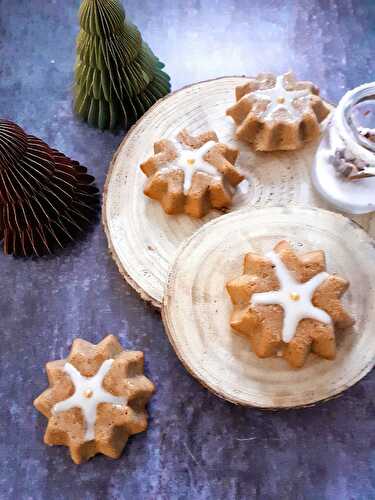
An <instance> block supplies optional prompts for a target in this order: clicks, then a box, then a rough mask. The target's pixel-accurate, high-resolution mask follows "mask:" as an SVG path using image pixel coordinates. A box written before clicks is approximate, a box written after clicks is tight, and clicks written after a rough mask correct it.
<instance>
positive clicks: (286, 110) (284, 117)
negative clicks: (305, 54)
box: [227, 73, 330, 151]
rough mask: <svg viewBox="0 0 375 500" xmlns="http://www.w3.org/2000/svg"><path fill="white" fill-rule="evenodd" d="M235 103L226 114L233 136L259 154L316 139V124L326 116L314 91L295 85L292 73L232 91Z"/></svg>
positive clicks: (260, 78) (262, 78)
mask: <svg viewBox="0 0 375 500" xmlns="http://www.w3.org/2000/svg"><path fill="white" fill-rule="evenodd" d="M236 101H237V102H236V104H235V105H234V106H232V107H230V108H229V109H228V110H227V115H229V116H231V117H232V118H233V120H234V121H235V123H236V125H237V129H236V135H237V137H238V139H241V140H243V141H246V142H250V143H252V144H254V147H255V149H257V150H259V151H278V150H293V149H297V148H299V147H301V146H303V144H304V143H305V142H307V141H310V140H312V139H314V138H316V137H318V136H319V134H320V125H319V124H320V122H321V121H322V120H323V119H324V118H325V117H326V116H327V115H328V114H329V112H330V110H329V108H328V106H327V105H326V104H325V103H324V102H323V101H322V99H321V98H320V97H319V90H318V88H317V87H315V86H314V85H313V84H312V83H311V82H304V81H297V80H296V79H295V77H294V75H293V73H285V74H284V75H279V76H275V75H273V74H268V73H267V74H265V73H261V74H259V75H258V76H257V77H256V78H251V79H250V80H249V81H248V82H247V83H246V84H245V85H242V86H240V87H236Z"/></svg>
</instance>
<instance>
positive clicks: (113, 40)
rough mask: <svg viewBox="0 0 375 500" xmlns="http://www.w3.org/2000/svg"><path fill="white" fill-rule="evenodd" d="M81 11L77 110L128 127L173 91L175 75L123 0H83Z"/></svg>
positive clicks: (103, 125)
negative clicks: (127, 15) (129, 18)
mask: <svg viewBox="0 0 375 500" xmlns="http://www.w3.org/2000/svg"><path fill="white" fill-rule="evenodd" d="M79 17H80V25H81V31H80V33H79V35H78V40H77V63H76V74H75V80H76V82H75V106H74V108H75V111H76V113H77V114H78V115H79V116H80V117H81V118H82V119H83V120H85V121H87V122H88V123H89V124H90V125H92V126H95V127H98V128H100V129H115V128H117V127H123V128H125V129H126V128H128V127H129V126H130V125H131V124H133V123H134V122H135V121H136V120H137V119H138V118H139V117H140V116H141V115H143V113H144V112H145V111H146V110H147V109H148V108H149V107H150V106H152V105H153V104H154V103H155V102H156V101H157V100H158V99H159V98H160V97H163V96H164V95H166V94H167V93H168V92H169V90H170V83H169V76H168V75H167V74H166V73H164V72H163V71H162V68H163V67H164V65H163V64H162V63H161V62H160V61H159V60H158V59H157V58H156V57H155V56H154V54H153V53H152V52H151V50H150V48H149V47H148V45H146V44H145V43H144V42H143V40H142V37H141V34H140V32H139V31H138V29H137V28H136V26H134V25H133V24H131V23H130V22H129V21H127V20H126V19H125V12H124V9H123V7H122V5H121V4H120V2H119V1H118V0H83V2H82V4H81V8H80V13H79Z"/></svg>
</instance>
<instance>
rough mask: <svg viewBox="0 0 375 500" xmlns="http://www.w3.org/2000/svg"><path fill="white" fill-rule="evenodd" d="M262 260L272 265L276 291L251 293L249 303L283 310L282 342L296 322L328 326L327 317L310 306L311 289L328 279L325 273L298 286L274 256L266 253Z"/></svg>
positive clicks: (288, 337) (288, 338)
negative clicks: (319, 323) (275, 279)
mask: <svg viewBox="0 0 375 500" xmlns="http://www.w3.org/2000/svg"><path fill="white" fill-rule="evenodd" d="M266 257H267V258H268V259H269V260H270V261H271V262H272V264H274V266H275V272H276V276H277V279H278V280H279V283H280V289H279V290H277V291H273V292H263V293H254V294H253V296H252V297H251V303H252V304H254V305H256V304H262V305H271V304H276V305H280V306H281V307H282V308H283V310H284V320H283V331H282V337H281V338H282V340H283V341H284V342H286V343H288V342H290V341H291V340H292V339H293V337H294V335H295V333H296V329H297V326H298V323H299V322H300V321H301V320H303V319H315V320H316V321H320V322H322V323H325V324H332V319H331V317H330V316H329V315H328V314H327V313H326V312H325V311H323V310H322V309H319V308H318V307H315V306H314V305H313V304H312V297H313V295H314V292H315V290H316V289H317V287H318V286H319V285H321V284H322V283H323V281H325V280H326V279H327V278H328V276H329V274H328V273H326V272H321V273H319V274H317V275H315V276H314V277H313V278H311V279H310V280H309V281H307V282H306V283H299V282H298V281H297V280H296V279H295V278H294V276H293V275H292V274H291V272H290V271H289V270H288V268H287V267H286V266H285V265H284V263H283V262H282V260H281V258H280V256H279V255H278V254H277V253H275V252H269V253H268V254H267V255H266ZM293 297H294V299H293ZM296 297H297V299H296Z"/></svg>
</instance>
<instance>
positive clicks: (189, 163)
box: [160, 141, 222, 195]
mask: <svg viewBox="0 0 375 500" xmlns="http://www.w3.org/2000/svg"><path fill="white" fill-rule="evenodd" d="M216 144H217V142H215V141H208V142H206V143H205V144H203V146H202V147H200V148H199V149H188V148H184V147H183V146H182V145H181V144H180V143H179V142H178V141H175V142H174V146H175V148H176V150H177V158H175V159H174V160H172V161H171V162H169V163H168V164H166V165H163V166H162V167H161V169H160V170H182V171H183V172H184V194H185V195H186V194H187V193H188V191H189V189H190V188H191V184H192V180H193V175H194V174H195V172H204V173H205V174H208V175H210V176H212V177H214V178H215V179H222V174H221V172H220V171H219V170H218V169H217V168H216V167H214V166H213V165H211V164H210V163H208V162H207V161H206V160H204V158H203V157H204V156H205V155H206V154H207V153H208V151H209V150H210V149H211V148H212V147H213V146H215V145H216Z"/></svg>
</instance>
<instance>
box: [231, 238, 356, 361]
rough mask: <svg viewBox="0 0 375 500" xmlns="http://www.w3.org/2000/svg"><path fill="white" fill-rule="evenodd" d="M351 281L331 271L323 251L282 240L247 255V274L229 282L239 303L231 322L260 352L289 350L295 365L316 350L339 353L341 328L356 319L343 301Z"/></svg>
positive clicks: (264, 354) (320, 353) (322, 353)
mask: <svg viewBox="0 0 375 500" xmlns="http://www.w3.org/2000/svg"><path fill="white" fill-rule="evenodd" d="M348 286H349V283H348V282H347V281H346V280H345V279H343V278H340V277H339V276H335V275H330V274H328V273H327V272H326V263H325V255H324V252H323V251H320V250H318V251H314V252H308V253H305V254H302V255H297V254H296V253H295V252H294V251H293V249H292V248H291V246H290V245H289V244H288V243H287V242H286V241H280V242H279V243H278V244H277V245H276V246H275V248H274V250H273V251H272V252H269V253H268V254H266V255H265V256H264V257H263V256H261V255H258V254H255V253H248V254H247V255H245V259H244V274H243V275H242V276H240V277H239V278H237V279H235V280H233V281H231V282H229V283H227V290H228V292H229V295H230V297H231V300H232V303H233V305H234V310H233V313H232V316H231V320H230V324H231V327H232V328H233V329H234V330H235V331H236V332H238V333H240V334H243V335H245V336H246V337H247V338H248V339H249V341H250V344H251V347H252V349H253V351H254V352H255V354H256V355H257V356H259V357H260V358H268V357H270V356H275V355H278V356H283V357H284V358H285V359H286V360H287V361H288V363H289V364H290V365H291V366H293V367H295V368H299V367H301V366H303V364H304V363H305V360H306V358H307V355H308V353H309V352H310V351H313V352H314V353H315V354H317V355H318V356H321V357H323V358H326V359H333V358H334V357H335V354H336V341H335V328H340V329H342V328H347V327H349V326H351V325H353V323H354V321H353V319H352V318H351V317H350V316H349V314H348V313H347V312H346V311H345V309H344V308H343V306H342V304H341V302H340V297H341V296H342V294H343V293H344V292H345V291H346V289H347V288H348Z"/></svg>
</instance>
